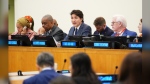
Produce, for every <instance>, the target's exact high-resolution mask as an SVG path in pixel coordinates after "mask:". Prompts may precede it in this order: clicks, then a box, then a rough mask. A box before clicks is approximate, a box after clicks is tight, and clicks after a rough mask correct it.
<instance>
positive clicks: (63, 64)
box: [61, 59, 67, 72]
mask: <svg viewBox="0 0 150 84" xmlns="http://www.w3.org/2000/svg"><path fill="white" fill-rule="evenodd" d="M66 61H67V60H66V59H64V64H63V67H62V70H64V67H65V64H66ZM62 70H61V72H62Z"/></svg>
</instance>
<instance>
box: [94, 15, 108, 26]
mask: <svg viewBox="0 0 150 84" xmlns="http://www.w3.org/2000/svg"><path fill="white" fill-rule="evenodd" d="M93 24H94V25H95V26H98V25H99V26H102V25H104V24H106V21H105V19H104V18H103V17H97V18H96V19H95V20H94V23H93Z"/></svg>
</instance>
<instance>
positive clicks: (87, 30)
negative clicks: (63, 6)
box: [64, 10, 92, 40]
mask: <svg viewBox="0 0 150 84" xmlns="http://www.w3.org/2000/svg"><path fill="white" fill-rule="evenodd" d="M70 15H71V22H72V24H73V26H72V27H71V28H70V30H69V33H68V35H67V36H66V38H65V39H64V40H68V36H88V35H91V31H92V30H91V27H90V26H89V25H87V24H85V23H84V21H83V13H82V11H80V10H73V11H72V12H71V13H70Z"/></svg>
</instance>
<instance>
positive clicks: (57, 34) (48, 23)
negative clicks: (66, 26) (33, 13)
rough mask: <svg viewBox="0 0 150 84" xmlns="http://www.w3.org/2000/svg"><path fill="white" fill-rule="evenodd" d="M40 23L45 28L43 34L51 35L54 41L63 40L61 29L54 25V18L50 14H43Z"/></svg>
mask: <svg viewBox="0 0 150 84" xmlns="http://www.w3.org/2000/svg"><path fill="white" fill-rule="evenodd" d="M41 23H42V27H43V28H44V30H45V32H44V33H43V34H44V35H48V36H53V37H54V38H55V40H56V41H61V40H63V31H62V30H61V29H60V28H59V27H57V26H55V25H54V19H53V17H52V16H51V15H45V16H43V18H42V20H41Z"/></svg>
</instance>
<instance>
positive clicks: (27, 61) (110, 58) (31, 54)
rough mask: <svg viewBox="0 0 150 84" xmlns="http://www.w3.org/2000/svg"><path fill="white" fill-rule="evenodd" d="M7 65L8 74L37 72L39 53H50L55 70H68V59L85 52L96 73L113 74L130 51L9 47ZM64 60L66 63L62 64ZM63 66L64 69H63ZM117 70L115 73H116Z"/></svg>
mask: <svg viewBox="0 0 150 84" xmlns="http://www.w3.org/2000/svg"><path fill="white" fill-rule="evenodd" d="M8 50H9V55H8V60H9V61H8V62H9V63H8V64H9V70H8V71H9V72H17V71H18V70H21V71H23V72H25V71H37V68H36V58H37V56H38V55H39V54H40V53H41V52H50V53H51V54H52V55H53V56H54V60H55V63H57V70H62V69H63V70H68V69H69V66H70V57H71V56H72V55H73V54H75V53H78V52H85V53H87V54H88V55H89V57H90V59H91V61H92V67H93V69H94V71H95V72H96V73H108V74H114V72H115V67H116V66H118V69H119V68H120V65H121V62H122V60H123V58H124V57H125V56H126V55H127V54H128V53H130V52H135V51H138V50H131V49H98V48H62V47H32V46H28V47H27V46H9V47H8ZM64 59H66V60H67V61H66V63H65V64H64ZM63 65H64V68H63ZM118 72H119V70H117V71H116V73H118Z"/></svg>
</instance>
